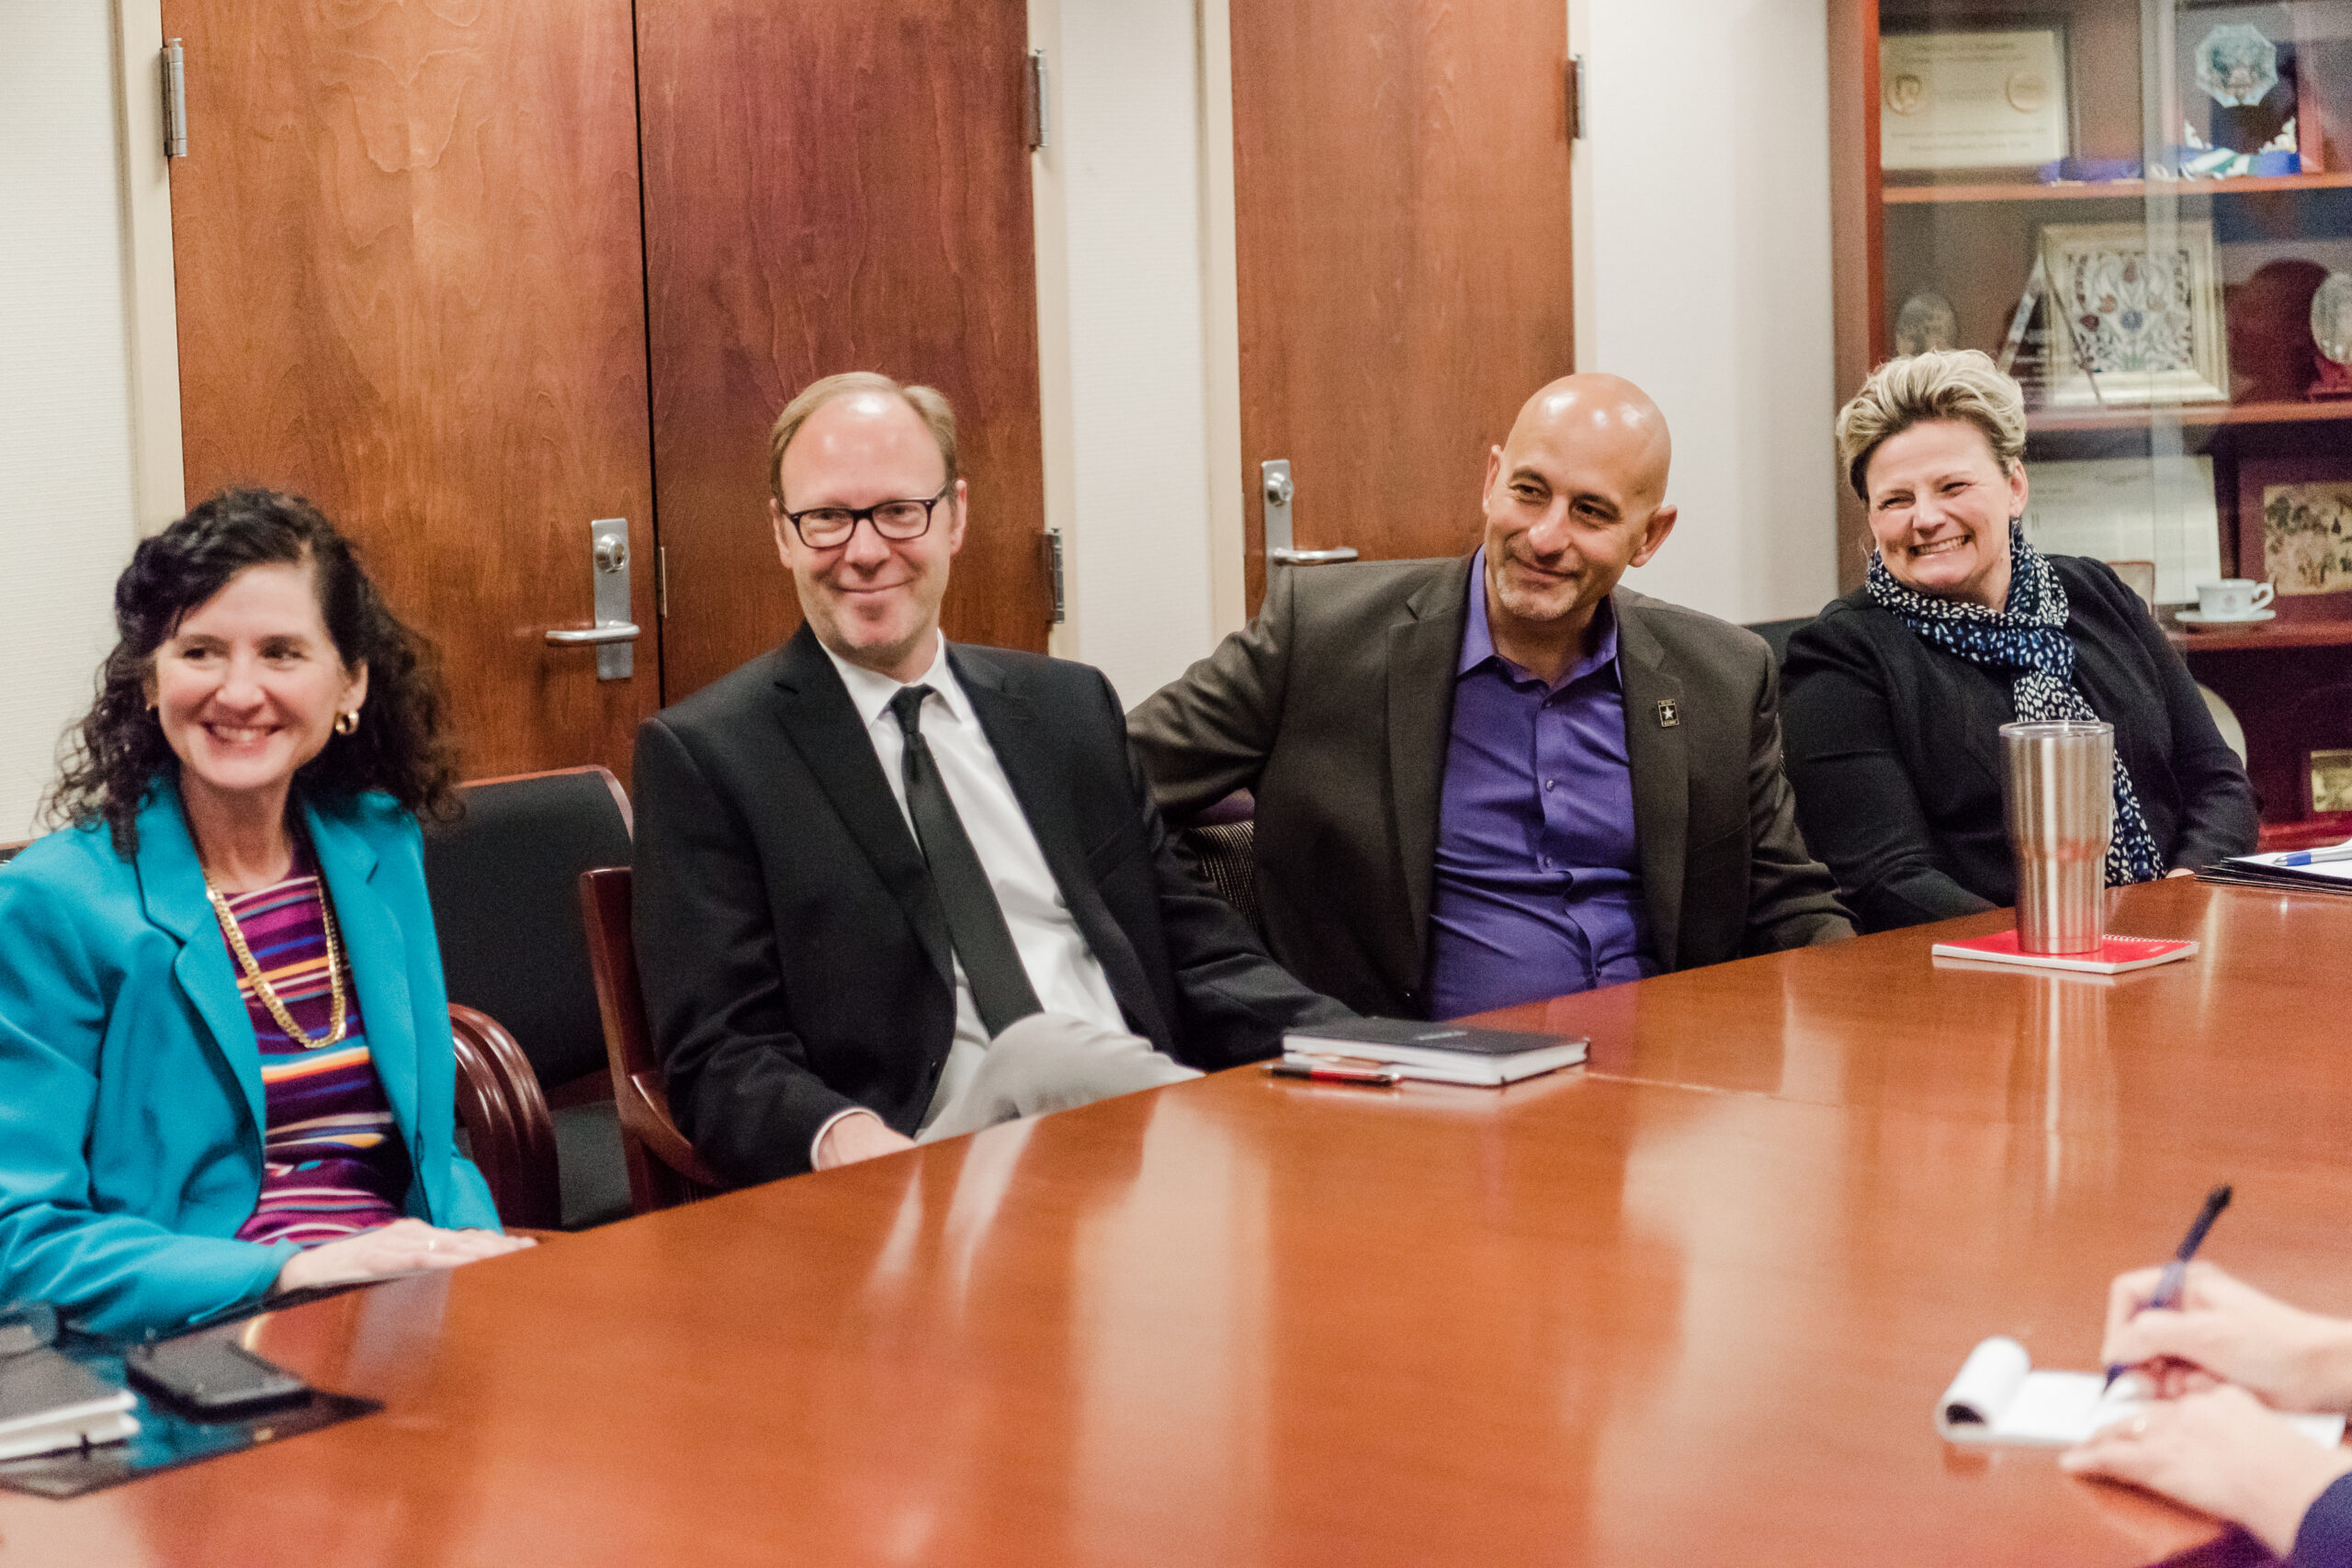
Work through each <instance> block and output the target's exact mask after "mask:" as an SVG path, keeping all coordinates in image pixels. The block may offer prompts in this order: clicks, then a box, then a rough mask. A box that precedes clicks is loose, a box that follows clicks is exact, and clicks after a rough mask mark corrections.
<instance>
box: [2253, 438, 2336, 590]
mask: <svg viewBox="0 0 2352 1568" xmlns="http://www.w3.org/2000/svg"><path fill="white" fill-rule="evenodd" d="M2237 555H2238V560H2237V570H2238V575H2239V576H2241V577H2250V578H2253V579H2255V580H2256V581H2267V582H2268V583H2269V584H2270V585H2271V586H2272V587H2273V588H2275V589H2277V590H2278V599H2277V601H2276V606H2277V609H2278V618H2279V620H2280V621H2282V622H2287V621H2340V620H2352V464H2347V463H2346V462H2345V461H2344V460H2343V459H2341V458H2339V457H2334V456H2332V455H2323V454H2318V453H2312V454H2308V455H2305V456H2301V457H2241V458H2240V459H2238V551H2237Z"/></svg>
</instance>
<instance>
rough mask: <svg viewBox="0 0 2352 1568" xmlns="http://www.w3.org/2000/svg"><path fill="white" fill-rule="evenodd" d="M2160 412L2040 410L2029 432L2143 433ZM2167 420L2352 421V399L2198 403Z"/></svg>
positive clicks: (2168, 409)
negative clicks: (2129, 431) (2123, 431)
mask: <svg viewBox="0 0 2352 1568" xmlns="http://www.w3.org/2000/svg"><path fill="white" fill-rule="evenodd" d="M2155 412H2156V411H2155V410H2154V409H2150V408H2147V407H2145V406H2143V407H2139V408H2121V409H2114V408H2109V409H2103V408H2080V409H2075V408H2070V409H2049V408H2042V409H2036V410H2035V411H2033V412H2031V413H2030V414H2028V415H2027V416H2026V422H2025V423H2026V430H2027V432H2028V433H2029V434H2035V435H2040V434H2043V433H2045V432H2048V431H2064V430H2143V429H2145V428H2146V427H2147V426H2148V425H2149V424H2151V423H2154V414H2155ZM2163 412H2164V413H2165V417H2166V418H2167V419H2170V418H2171V417H2172V416H2174V415H2178V416H2179V419H2180V423H2183V424H2197V425H2204V424H2305V423H2316V422H2321V421H2328V420H2352V400H2338V401H2334V402H2310V403H2194V404H2190V405H2188V407H2185V408H2175V407H2172V406H2169V405H2166V406H2165V408H2164V409H2163Z"/></svg>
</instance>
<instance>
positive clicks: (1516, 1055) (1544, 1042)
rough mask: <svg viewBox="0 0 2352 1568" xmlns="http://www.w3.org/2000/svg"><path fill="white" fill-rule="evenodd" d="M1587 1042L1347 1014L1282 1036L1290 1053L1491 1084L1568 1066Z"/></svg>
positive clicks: (1580, 1056)
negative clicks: (1345, 1018) (1343, 1019)
mask: <svg viewBox="0 0 2352 1568" xmlns="http://www.w3.org/2000/svg"><path fill="white" fill-rule="evenodd" d="M1587 1044H1588V1042H1587V1041H1585V1040H1583V1039H1581V1038H1576V1037H1572V1036H1568V1035H1563V1034H1527V1033H1521V1032H1518V1031H1515V1030H1509V1029H1479V1028H1476V1027H1475V1026H1473V1025H1470V1024H1466V1023H1423V1022H1419V1021H1416V1020H1413V1019H1404V1018H1353V1019H1350V1020H1349V1021H1347V1022H1345V1023H1323V1024H1316V1025H1313V1026H1311V1027H1309V1028H1306V1029H1294V1030H1292V1031H1291V1032H1289V1033H1287V1034H1285V1035H1283V1050H1284V1051H1285V1052H1286V1053H1287V1054H1288V1055H1290V1056H1292V1057H1297V1058H1305V1059H1312V1058H1314V1057H1317V1056H1324V1057H1332V1056H1337V1057H1345V1058H1348V1059H1350V1060H1352V1061H1366V1062H1378V1063H1385V1064H1386V1065H1388V1066H1394V1067H1395V1068H1397V1071H1398V1072H1400V1073H1402V1074H1404V1076H1405V1077H1408V1078H1425V1079H1428V1080H1429V1081H1430V1082H1432V1083H1466V1084H1480V1085H1486V1086H1489V1087H1492V1086H1496V1085H1500V1084H1507V1083H1517V1082H1518V1081H1519V1080H1520V1079H1521V1078H1532V1077H1535V1076H1536V1075H1537V1074H1539V1073H1548V1072H1554V1071H1556V1070H1557V1069H1559V1068H1561V1067H1569V1066H1575V1065H1576V1064H1577V1063H1578V1062H1581V1061H1583V1060H1584V1056H1585V1049H1586V1046H1587Z"/></svg>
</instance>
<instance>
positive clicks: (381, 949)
mask: <svg viewBox="0 0 2352 1568" xmlns="http://www.w3.org/2000/svg"><path fill="white" fill-rule="evenodd" d="M301 812H302V819H303V822H304V824H305V825H306V826H307V827H308V828H309V829H310V834H311V846H312V848H313V849H314V850H315V852H316V853H317V856H318V863H319V869H320V873H321V874H322V876H323V877H324V878H325V880H326V885H327V887H328V890H329V891H330V893H331V894H332V895H333V897H334V910H335V918H336V919H337V920H338V921H339V922H340V923H341V926H342V930H343V936H344V943H345V948H346V949H347V950H348V952H349V954H350V964H351V971H352V976H353V980H354V983H355V985H356V988H357V990H358V993H359V1006H360V1012H361V1016H362V1017H364V1018H365V1019H366V1020H367V1029H368V1049H369V1051H370V1052H371V1053H372V1054H373V1055H374V1057H375V1063H376V1072H377V1075H378V1076H379V1077H381V1078H382V1080H383V1084H384V1094H385V1098H386V1099H388V1100H390V1102H391V1109H392V1116H393V1119H394V1120H395V1121H396V1122H397V1123H398V1124H399V1127H400V1130H401V1135H402V1137H403V1138H404V1140H405V1141H406V1143H407V1145H408V1152H409V1158H410V1162H411V1164H412V1167H413V1169H414V1171H415V1173H416V1174H415V1179H414V1181H413V1184H412V1185H411V1187H410V1188H409V1191H408V1197H407V1201H406V1205H405V1207H406V1210H407V1212H408V1213H410V1214H413V1215H414V1216H416V1217H417V1218H419V1219H423V1220H427V1221H430V1222H431V1223H432V1224H436V1225H444V1226H448V1227H453V1228H454V1227H461V1226H479V1227H481V1228H483V1229H495V1228H497V1225H498V1213H497V1211H496V1209H494V1208H493V1207H492V1204H491V1201H490V1190H489V1188H488V1187H486V1186H485V1185H484V1184H483V1182H482V1179H481V1172H479V1171H477V1170H476V1169H475V1168H473V1165H472V1164H471V1162H469V1161H468V1160H466V1159H463V1158H461V1157H459V1156H458V1153H457V1150H456V1147H455V1144H454V1138H455V1130H454V1127H453V1122H454V1121H455V1114H454V1106H455V1102H456V1093H457V1084H456V1077H457V1063H456V1056H455V1054H454V1051H453V1048H452V1046H451V1044H450V1041H449V1010H448V1008H449V1004H448V998H447V993H446V990H445V988H444V985H443V981H442V978H441V954H440V949H439V947H438V945H437V944H436V942H435V939H434V934H433V912H432V908H431V907H430V906H429V905H428V904H427V903H426V901H425V896H424V839H423V837H422V835H421V834H420V833H419V832H418V830H417V824H416V819H415V818H413V817H412V816H410V815H409V814H408V813H407V812H406V811H404V810H402V809H401V807H399V806H398V805H397V804H395V803H394V802H393V801H392V800H391V799H390V796H387V795H364V796H362V797H360V798H359V799H357V800H355V801H351V802H349V803H347V804H343V805H338V806H329V807H311V806H304V807H302V808H301ZM264 1125H265V1117H264V1111H263V1100H262V1084H261V1048H260V1045H259V1044H258V1043H256V1041H255V1040H254V1029H253V1024H252V1022H251V1021H250V1020H249V1019H248V1017H247V1015H246V1012H245V1007H244V1003H243V1000H242V999H241V998H239V997H238V995H237V971H236V961H235V960H234V959H233V958H232V957H231V956H230V954H229V945H228V943H227V942H226V941H225V940H223V939H222V937H221V934H220V926H219V925H218V924H217V923H216V922H215V919H214V917H213V913H212V908H211V906H210V904H209V902H207V900H206V898H205V894H204V875H203V873H202V872H201V871H200V870H199V869H198V863H197V856H196V844H195V841H194V840H193V839H191V838H190V837H189V834H188V828H187V818H186V817H185V816H184V815H182V813H181V810H180V798H179V791H178V789H177V788H176V787H175V786H174V785H173V784H171V783H169V782H168V781H165V782H162V783H159V784H157V786H156V788H155V790H154V793H153V795H151V796H150V797H149V799H148V803H147V805H146V807H144V808H143V809H142V810H141V812H140V816H139V853H138V855H137V857H136V858H135V859H132V860H125V859H124V858H123V857H122V856H120V855H119V854H118V853H116V852H115V848H114V842H113V840H112V838H111V836H110V835H109V834H108V832H107V828H106V826H105V825H104V824H103V823H96V824H90V825H86V826H83V827H77V828H70V829H65V830H63V831H62V832H56V833H51V834H50V835H49V836H48V837H47V838H45V839H42V840H39V841H38V842H36V843H34V844H33V845H31V846H30V847H29V848H28V849H27V850H26V851H25V852H23V853H22V854H20V855H18V856H17V858H16V859H15V860H13V861H11V862H9V863H7V864H6V865H5V866H0V1303H5V1302H7V1301H48V1302H53V1303H56V1304H57V1306H58V1307H59V1309H60V1310H61V1311H62V1312H63V1313H64V1314H67V1315H68V1316H70V1317H73V1318H75V1319H78V1320H79V1321H80V1322H81V1323H82V1325H84V1326H85V1327H88V1328H90V1329H93V1330H95V1331H96V1332H99V1333H103V1334H115V1335H137V1334H143V1333H146V1332H148V1331H150V1330H153V1331H156V1332H161V1333H171V1332H173V1331H175V1330H177V1329H181V1328H185V1327H187V1326H189V1325H193V1324H197V1323H200V1322H202V1321H204V1320H205V1319H207V1318H211V1317H216V1316H219V1315H220V1314H224V1313H228V1312H232V1311H234V1310H235V1309H237V1308H238V1307H241V1306H243V1305H245V1304H247V1303H252V1302H254V1301H257V1300H258V1299H259V1298H260V1297H261V1296H262V1295H263V1294H264V1293H265V1292H267V1291H268V1289H269V1286H270V1283H271V1281H273V1280H276V1279H277V1271H278V1270H279V1269H282V1268H284V1267H285V1264H286V1260H287V1259H288V1258H291V1257H293V1256H294V1254H295V1253H296V1252H297V1251H299V1250H300V1249H299V1248H298V1247H295V1246H294V1245H293V1244H291V1243H279V1244H277V1245H276V1246H269V1247H264V1246H260V1245H257V1244H255V1243H253V1242H243V1241H238V1240H235V1239H234V1237H235V1235H236V1233H237V1227H238V1226H240V1225H242V1224H244V1223H245V1221H246V1220H247V1219H249V1218H251V1217H252V1215H253V1213H254V1205H255V1204H256V1203H257V1202H258V1201H260V1197H261V1174H262V1132H263V1128H264Z"/></svg>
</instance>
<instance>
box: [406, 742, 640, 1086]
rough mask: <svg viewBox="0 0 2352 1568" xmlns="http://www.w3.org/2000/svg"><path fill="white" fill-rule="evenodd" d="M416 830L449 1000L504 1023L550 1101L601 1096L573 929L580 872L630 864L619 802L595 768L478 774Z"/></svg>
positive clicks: (581, 956)
mask: <svg viewBox="0 0 2352 1568" xmlns="http://www.w3.org/2000/svg"><path fill="white" fill-rule="evenodd" d="M458 793H459V795H460V796H461V797H462V798H463V800H464V802H465V807H466V810H465V816H464V817H463V818H460V819H459V820H458V821H457V822H455V823H452V824H450V825H448V826H447V827H446V828H437V829H433V830H432V831H429V832H428V833H427V834H426V835H425V840H424V880H425V886H426V888H427V890H428V891H429V892H430V894H431V895H432V898H433V921H434V925H435V928H436V930H437V931H439V933H440V938H441V967H442V969H443V971H444V972H445V973H446V974H447V976H448V981H449V999H450V1000H451V1001H453V1002H461V1003H463V1004H465V1005H466V1006H467V1007H470V1008H477V1009H479V1010H481V1011H483V1012H486V1013H488V1014H489V1015H490V1016H491V1017H492V1018H494V1019H496V1020H497V1021H499V1022H500V1023H502V1024H503V1025H505V1026H506V1029H507V1031H508V1032H510V1033H512V1034H513V1036H514V1037H515V1042H516V1043H518V1044H520V1045H521V1046H522V1048H523V1054H524V1055H526V1056H527V1057H529V1058H530V1062H531V1066H532V1068H533V1070H535V1071H536V1072H537V1074H538V1076H539V1082H540V1083H541V1084H542V1085H543V1086H545V1088H546V1089H547V1090H548V1093H549V1095H550V1097H551V1098H554V1099H555V1100H557V1101H558V1102H559V1103H562V1102H566V1101H568V1100H570V1099H571V1097H570V1096H565V1095H563V1094H561V1092H560V1091H561V1090H562V1089H564V1088H565V1086H568V1085H571V1084H572V1083H574V1082H576V1081H578V1080H580V1079H582V1078H583V1077H588V1078H589V1087H590V1088H592V1089H596V1090H599V1091H601V1088H602V1085H603V1081H604V1080H603V1079H602V1077H589V1075H595V1074H601V1073H602V1071H603V1068H604V1066H605V1036H604V1028H603V1025H602V1023H601V1022H600V1021H599V1020H598V1018H597V1015H596V992H595V986H594V981H593V979H592V978H591V977H590V975H589V972H588V944H587V942H586V940H585V938H584V936H583V935H582V931H581V929H580V913H579V910H580V905H579V895H578V893H577V892H575V891H574V888H575V886H576V884H577V883H578V882H579V879H580V874H581V873H582V872H583V871H586V870H587V869H589V868H590V867H591V866H599V865H611V864H613V863H616V862H625V861H627V860H628V858H629V829H630V821H629V809H628V796H627V795H624V794H622V793H621V786H620V781H619V780H617V779H616V778H614V777H613V775H612V774H611V773H608V772H606V771H605V769H603V768H599V767H587V768H565V769H562V770H560V771H559V772H555V773H526V774H521V775H519V776H516V777H514V778H502V779H482V780H479V781H477V782H475V783H472V784H466V785H464V786H462V787H461V789H460V790H459V792H458Z"/></svg>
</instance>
